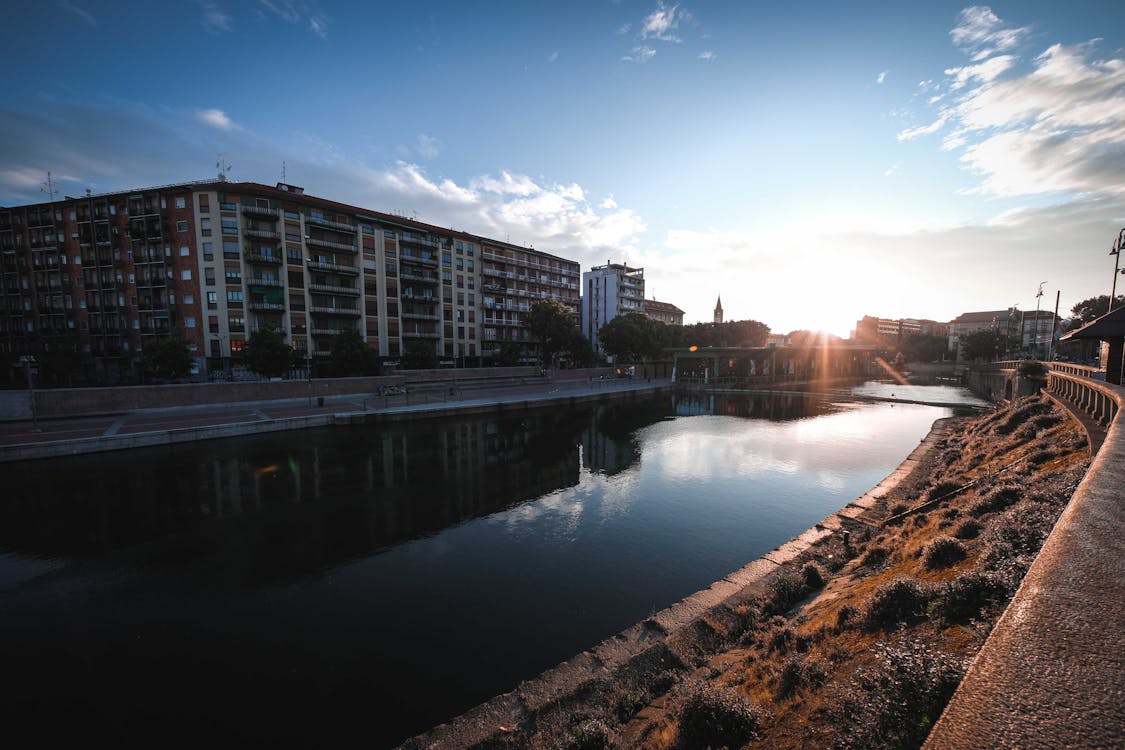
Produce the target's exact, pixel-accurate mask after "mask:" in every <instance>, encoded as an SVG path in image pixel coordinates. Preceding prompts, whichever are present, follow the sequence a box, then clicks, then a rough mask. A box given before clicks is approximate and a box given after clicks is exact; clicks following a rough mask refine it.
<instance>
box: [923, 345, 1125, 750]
mask: <svg viewBox="0 0 1125 750" xmlns="http://www.w3.org/2000/svg"><path fill="white" fill-rule="evenodd" d="M1048 389H1049V392H1052V393H1055V394H1057V395H1060V396H1064V397H1065V398H1066V399H1067V400H1068V401H1070V402H1072V403H1075V404H1077V405H1078V408H1081V409H1082V410H1083V411H1086V412H1087V413H1089V414H1090V415H1091V416H1092V417H1094V418H1095V419H1098V420H1099V421H1100V420H1105V421H1104V422H1103V424H1107V425H1108V427H1109V429H1108V432H1107V434H1106V438H1105V442H1104V443H1102V446H1101V448H1100V449H1099V450H1098V452H1097V454H1096V455H1095V456H1094V457H1093V462H1092V463H1091V465H1090V468H1089V470H1088V471H1087V472H1086V476H1085V477H1084V478H1083V479H1082V481H1081V482H1080V483H1079V485H1078V487H1077V489H1076V490H1075V491H1074V494H1073V496H1072V497H1071V499H1070V502H1069V503H1068V504H1067V506H1066V509H1065V510H1064V511H1063V513H1062V516H1061V517H1060V518H1059V520H1058V522H1057V523H1056V524H1055V527H1054V529H1053V530H1052V531H1051V535H1050V536H1049V537H1048V538H1047V541H1046V542H1045V543H1044V544H1043V548H1042V549H1041V550H1040V552H1039V555H1038V556H1037V557H1036V559H1035V562H1034V563H1032V565H1031V568H1030V569H1029V570H1028V572H1027V575H1026V576H1025V577H1024V580H1023V583H1022V584H1021V585H1020V588H1019V590H1018V591H1017V592H1016V594H1015V596H1014V597H1013V598H1012V601H1011V603H1010V604H1009V605H1008V608H1007V609H1006V610H1005V611H1004V614H1003V616H1001V618H1000V620H999V621H998V622H997V623H996V626H995V627H994V628H993V630H992V633H991V634H990V635H989V637H988V640H987V641H985V643H984V645H983V646H982V647H981V650H980V652H979V653H978V654H977V656H976V658H975V659H974V660H973V663H972V664H971V665H970V667H969V671H968V673H967V674H966V675H965V679H964V680H963V681H962V682H961V685H960V687H958V688H957V692H956V693H955V694H954V695H953V698H952V700H951V701H950V702H949V705H948V706H947V707H946V709H945V712H944V713H943V714H942V716H941V718H940V719H939V720H938V722H937V723H936V724H935V725H934V729H933V731H932V732H931V733H930V736H929V738H928V739H927V740H926V744H925V745H924V750H945V749H946V748H948V749H950V750H952V749H954V748H967V747H980V748H985V747H987V748H1051V747H1067V748H1091V749H1093V748H1103V747H1122V746H1125V722H1123V721H1122V718H1121V717H1122V705H1123V704H1122V688H1121V685H1122V681H1121V680H1122V678H1121V676H1122V675H1123V674H1125V652H1123V651H1122V649H1121V633H1122V632H1125V555H1123V554H1122V552H1123V551H1125V548H1123V545H1122V537H1121V531H1122V529H1123V528H1125V518H1123V508H1125V505H1123V504H1122V502H1121V488H1122V487H1125V433H1123V426H1122V422H1121V420H1119V419H1117V415H1118V414H1119V413H1120V411H1121V407H1122V405H1123V404H1125V389H1123V388H1122V387H1120V386H1116V385H1107V384H1106V383H1103V382H1099V381H1095V380H1092V379H1090V378H1088V377H1082V376H1079V375H1073V374H1071V373H1069V372H1064V371H1062V370H1061V369H1060V368H1058V367H1056V366H1052V368H1051V372H1050V375H1049V383H1048Z"/></svg>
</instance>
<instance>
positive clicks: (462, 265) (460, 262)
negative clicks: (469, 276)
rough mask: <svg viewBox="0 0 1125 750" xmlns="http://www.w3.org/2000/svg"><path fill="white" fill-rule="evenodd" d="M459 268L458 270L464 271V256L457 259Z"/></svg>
mask: <svg viewBox="0 0 1125 750" xmlns="http://www.w3.org/2000/svg"><path fill="white" fill-rule="evenodd" d="M457 270H458V271H464V270H465V259H464V258H458V259H457Z"/></svg>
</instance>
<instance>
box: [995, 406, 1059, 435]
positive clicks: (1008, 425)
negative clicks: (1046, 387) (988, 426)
mask: <svg viewBox="0 0 1125 750" xmlns="http://www.w3.org/2000/svg"><path fill="white" fill-rule="evenodd" d="M1049 411H1051V405H1050V404H1049V403H1046V402H1043V401H1039V400H1035V401H1030V402H1028V403H1025V404H1023V405H1022V406H1017V407H1016V408H1015V409H1014V410H1013V411H1012V413H1011V414H1010V415H1009V416H1008V418H1007V419H1006V420H1004V422H1003V423H1002V424H1000V425H997V427H996V432H997V433H998V434H1000V435H1010V434H1012V432H1014V431H1015V429H1016V428H1017V427H1019V426H1020V425H1022V424H1023V423H1024V422H1026V421H1027V420H1028V419H1031V418H1032V417H1037V416H1039V415H1040V414H1046V413H1047V412H1049Z"/></svg>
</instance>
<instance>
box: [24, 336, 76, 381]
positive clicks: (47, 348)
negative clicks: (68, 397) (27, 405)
mask: <svg viewBox="0 0 1125 750" xmlns="http://www.w3.org/2000/svg"><path fill="white" fill-rule="evenodd" d="M84 358H85V355H84V353H83V351H82V343H81V342H80V341H79V340H78V337H77V336H74V335H72V334H66V335H63V336H56V337H51V338H48V339H45V340H44V341H42V342H41V348H40V350H39V353H38V354H36V355H35V361H36V362H37V363H38V368H39V375H38V378H37V380H36V382H37V383H51V384H53V385H72V384H73V382H74V378H75V377H76V376H78V375H81V374H82V362H83V359H84Z"/></svg>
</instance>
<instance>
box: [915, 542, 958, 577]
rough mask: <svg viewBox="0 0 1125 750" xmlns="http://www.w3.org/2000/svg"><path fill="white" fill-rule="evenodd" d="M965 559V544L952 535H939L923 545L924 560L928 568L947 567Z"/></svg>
mask: <svg viewBox="0 0 1125 750" xmlns="http://www.w3.org/2000/svg"><path fill="white" fill-rule="evenodd" d="M964 559H965V545H963V544H961V542H959V541H957V540H956V539H954V538H953V537H951V536H937V537H934V538H933V539H931V540H930V541H929V542H927V543H926V546H924V547H922V562H923V564H924V565H925V566H926V569H927V570H935V569H937V568H947V567H949V566H950V565H952V564H953V563H955V562H959V561H961V560H964Z"/></svg>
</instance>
